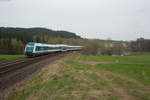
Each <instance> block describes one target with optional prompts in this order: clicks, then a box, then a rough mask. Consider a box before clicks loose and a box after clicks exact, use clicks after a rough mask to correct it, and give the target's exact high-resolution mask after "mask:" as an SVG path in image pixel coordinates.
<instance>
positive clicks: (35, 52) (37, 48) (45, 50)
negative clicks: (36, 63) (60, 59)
mask: <svg viewBox="0 0 150 100" xmlns="http://www.w3.org/2000/svg"><path fill="white" fill-rule="evenodd" d="M81 48H82V46H70V45H64V44H58V45H52V44H42V43H35V42H29V43H27V44H26V46H25V54H26V55H27V56H31V57H32V56H33V57H34V56H39V55H44V54H49V53H55V52H64V51H75V50H80V49H81Z"/></svg>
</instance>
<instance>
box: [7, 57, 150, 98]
mask: <svg viewBox="0 0 150 100" xmlns="http://www.w3.org/2000/svg"><path fill="white" fill-rule="evenodd" d="M148 58H149V55H142V56H112V57H111V56H83V55H74V56H70V57H66V58H64V59H63V60H60V61H57V62H55V63H53V64H51V65H49V66H47V67H46V68H44V69H43V71H42V72H41V73H40V74H38V75H37V76H35V77H33V78H32V79H31V80H30V81H28V82H26V83H22V84H21V85H20V86H19V87H18V88H17V89H16V90H15V91H13V92H11V93H10V94H9V95H8V96H7V97H6V100H149V99H150V95H149V94H150V91H149V90H150V85H149V84H150V81H149V80H150V79H149V78H150V60H149V59H148Z"/></svg>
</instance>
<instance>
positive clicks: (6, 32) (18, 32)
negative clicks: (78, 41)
mask: <svg viewBox="0 0 150 100" xmlns="http://www.w3.org/2000/svg"><path fill="white" fill-rule="evenodd" d="M43 35H46V36H49V37H62V38H80V36H77V35H76V34H75V33H72V32H67V31H54V30H50V29H46V28H12V27H0V38H17V39H19V40H20V39H22V40H23V41H24V39H25V40H30V41H32V40H33V39H32V38H33V36H43ZM41 42H42V41H41Z"/></svg>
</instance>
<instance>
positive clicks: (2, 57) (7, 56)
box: [0, 55, 25, 62]
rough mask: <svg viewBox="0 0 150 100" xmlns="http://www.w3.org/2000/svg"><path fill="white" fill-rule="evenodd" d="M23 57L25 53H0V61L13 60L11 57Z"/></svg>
mask: <svg viewBox="0 0 150 100" xmlns="http://www.w3.org/2000/svg"><path fill="white" fill-rule="evenodd" d="M23 57H25V55H0V62H1V61H8V60H13V59H17V58H23Z"/></svg>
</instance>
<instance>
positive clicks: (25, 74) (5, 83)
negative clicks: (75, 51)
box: [0, 52, 72, 100]
mask: <svg viewBox="0 0 150 100" xmlns="http://www.w3.org/2000/svg"><path fill="white" fill-rule="evenodd" d="M71 54H72V52H66V53H57V54H51V55H45V56H39V57H35V58H22V59H17V60H14V61H10V62H5V63H0V100H2V99H3V96H4V95H5V94H6V93H7V92H8V91H9V90H10V89H12V88H13V87H15V86H16V85H17V83H20V82H21V81H24V80H27V79H28V78H29V77H30V76H32V75H34V74H35V73H38V72H39V71H40V70H41V68H43V67H44V66H46V65H47V64H49V63H51V62H53V61H55V60H58V59H60V58H62V57H64V56H67V55H71Z"/></svg>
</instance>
